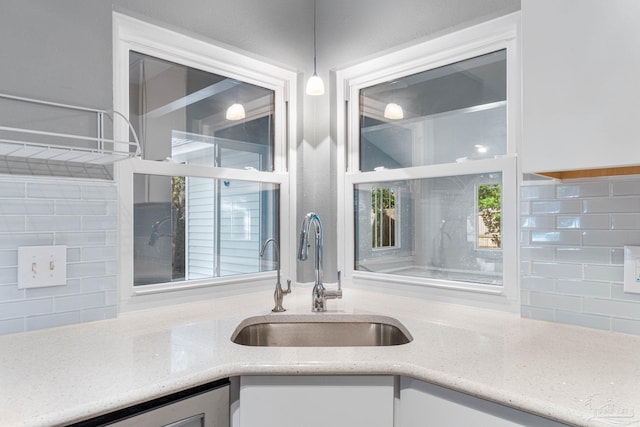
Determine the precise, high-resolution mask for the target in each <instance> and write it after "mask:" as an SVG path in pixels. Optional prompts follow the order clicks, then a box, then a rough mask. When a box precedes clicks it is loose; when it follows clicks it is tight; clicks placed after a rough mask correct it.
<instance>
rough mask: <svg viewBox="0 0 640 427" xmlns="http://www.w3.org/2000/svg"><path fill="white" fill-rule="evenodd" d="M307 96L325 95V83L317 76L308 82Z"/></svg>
mask: <svg viewBox="0 0 640 427" xmlns="http://www.w3.org/2000/svg"><path fill="white" fill-rule="evenodd" d="M307 95H324V83H323V82H322V79H321V78H320V77H318V75H317V74H314V75H313V76H311V77H310V78H309V80H308V81H307Z"/></svg>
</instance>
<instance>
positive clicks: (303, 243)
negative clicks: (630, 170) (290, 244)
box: [298, 212, 324, 286]
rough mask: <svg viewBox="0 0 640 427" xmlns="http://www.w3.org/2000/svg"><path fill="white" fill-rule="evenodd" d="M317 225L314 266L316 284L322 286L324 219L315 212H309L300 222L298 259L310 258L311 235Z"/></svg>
mask: <svg viewBox="0 0 640 427" xmlns="http://www.w3.org/2000/svg"><path fill="white" fill-rule="evenodd" d="M312 225H314V226H315V238H314V250H315V253H314V260H313V261H314V262H313V268H314V270H315V272H316V282H315V285H316V286H322V248H323V245H324V242H323V240H324V237H323V231H322V221H320V217H319V216H318V214H316V213H315V212H309V213H308V214H306V215H305V217H304V219H303V220H302V223H301V224H300V236H299V241H298V259H299V260H300V261H306V260H307V259H308V258H309V246H311V245H310V244H309V235H310V234H311V226H312Z"/></svg>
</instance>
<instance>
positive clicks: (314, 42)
mask: <svg viewBox="0 0 640 427" xmlns="http://www.w3.org/2000/svg"><path fill="white" fill-rule="evenodd" d="M317 74H318V73H317V70H316V0H313V75H314V76H315V75H317Z"/></svg>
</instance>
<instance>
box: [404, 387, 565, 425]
mask: <svg viewBox="0 0 640 427" xmlns="http://www.w3.org/2000/svg"><path fill="white" fill-rule="evenodd" d="M399 412H400V413H399V425H398V426H396V427H430V426H433V427H460V426H474V427H514V426H528V427H543V426H544V427H560V426H565V424H561V423H558V422H555V421H552V420H548V419H546V418H542V417H538V416H536V415H532V414H529V413H526V412H522V411H518V410H516V409H513V408H509V407H507V406H502V405H498V404H497V403H493V402H489V401H487V400H483V399H479V398H477V397H473V396H469V395H467V394H463V393H459V392H456V391H453V390H449V389H446V388H443V387H439V386H436V385H433V384H429V383H425V382H423V381H418V380H414V379H412V378H405V377H402V378H401V379H400V409H399Z"/></svg>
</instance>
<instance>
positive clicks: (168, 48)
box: [113, 12, 297, 312]
mask: <svg viewBox="0 0 640 427" xmlns="http://www.w3.org/2000/svg"><path fill="white" fill-rule="evenodd" d="M213 43H214V42H212V41H208V40H201V39H197V38H194V37H191V36H187V35H185V34H182V33H179V32H176V31H173V30H169V29H166V28H163V27H160V26H157V25H154V24H150V23H148V22H145V21H141V20H139V19H136V18H132V17H130V16H127V15H123V14H121V13H118V12H113V91H114V99H113V104H114V109H115V110H117V111H119V112H121V113H122V114H124V115H125V117H128V116H129V84H128V83H129V52H130V51H131V50H134V51H136V52H140V53H143V54H145V55H150V56H155V57H158V58H161V59H165V60H168V61H172V62H177V63H180V64H182V65H185V66H189V67H193V68H197V69H200V70H203V71H207V72H211V73H216V74H221V75H225V76H228V77H231V78H235V79H239V80H242V81H244V82H247V83H251V84H255V85H258V86H262V87H264V88H267V89H271V90H273V91H274V95H275V99H274V103H275V111H274V165H273V172H263V171H257V170H241V169H230V168H220V167H218V168H211V167H206V166H198V165H181V164H175V163H170V162H157V161H152V160H142V159H137V158H133V159H128V160H124V161H121V162H118V163H116V164H115V166H114V175H115V177H116V181H117V183H118V195H119V196H118V197H119V199H118V203H119V206H118V209H119V224H118V236H119V241H118V246H119V249H120V250H119V256H120V258H119V262H118V282H119V284H118V294H119V295H118V299H119V306H118V307H119V308H118V310H119V311H120V312H122V311H131V310H136V309H145V308H149V307H155V306H160V305H167V304H175V303H176V302H187V301H195V300H201V299H203V298H206V297H211V296H212V295H214V294H218V293H223V294H224V295H228V294H235V293H241V292H247V291H249V290H251V289H255V288H256V287H266V286H272V285H273V283H274V280H275V276H276V272H275V271H271V272H261V273H252V274H246V275H241V276H231V277H217V278H212V279H205V280H193V281H184V282H176V283H167V284H160V285H146V286H144V287H134V285H133V209H132V206H133V174H134V173H148V174H158V175H169V176H172V175H185V176H198V177H204V178H214V179H215V178H219V179H221V178H224V179H230V180H242V181H258V182H266V183H274V184H279V185H280V209H279V212H280V216H279V218H278V221H279V223H280V224H290V223H292V221H294V218H295V206H296V196H295V195H296V188H295V186H296V182H295V180H294V179H291V177H293V176H295V174H296V163H297V162H296V149H295V146H296V144H295V141H297V127H296V125H295V124H296V122H297V108H296V99H297V73H295V72H294V71H291V70H287V69H284V68H281V67H279V66H275V65H273V64H270V63H268V62H266V61H263V60H260V59H257V58H254V57H252V56H251V55H249V54H247V53H242V52H237V51H233V50H230V49H228V48H226V47H221V46H218V45H216V44H213ZM128 135H129V129H128V128H127V127H125V126H123V125H120V124H119V123H116V124H115V125H114V136H115V138H116V139H117V138H119V137H123V136H124V138H127V137H128ZM290 141H293V143H290ZM122 148H123V149H124V147H122ZM280 240H281V241H280V242H279V243H280V251H281V253H280V259H281V262H280V267H281V274H283V275H284V277H292V274H293V272H294V268H295V265H294V264H293V263H292V262H291V259H292V256H291V254H293V253H294V251H295V243H296V242H295V233H294V232H292V231H291V230H290V227H280Z"/></svg>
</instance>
